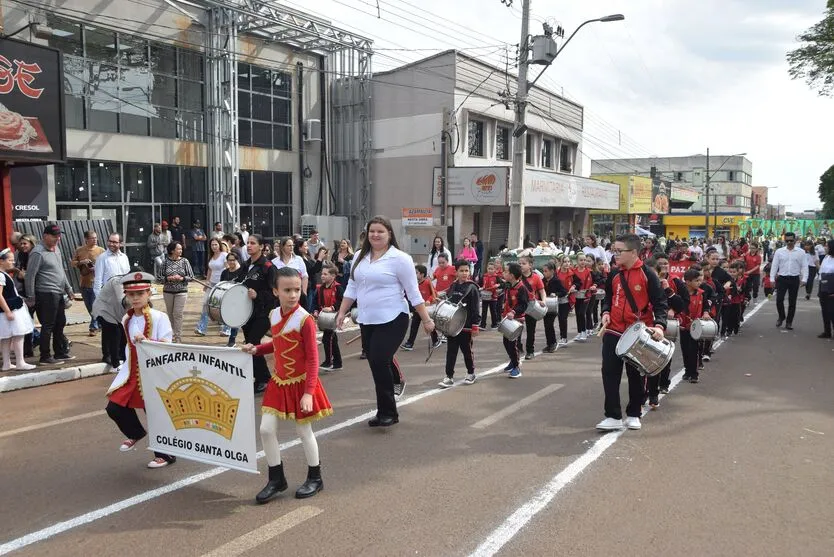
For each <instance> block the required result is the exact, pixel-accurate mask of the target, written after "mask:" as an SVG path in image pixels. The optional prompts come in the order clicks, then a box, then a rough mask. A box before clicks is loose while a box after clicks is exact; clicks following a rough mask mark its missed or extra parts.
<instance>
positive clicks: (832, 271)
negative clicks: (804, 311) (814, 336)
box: [818, 240, 834, 338]
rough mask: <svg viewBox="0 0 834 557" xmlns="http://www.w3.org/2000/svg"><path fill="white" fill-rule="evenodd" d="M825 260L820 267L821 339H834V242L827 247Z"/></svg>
mask: <svg viewBox="0 0 834 557" xmlns="http://www.w3.org/2000/svg"><path fill="white" fill-rule="evenodd" d="M825 253H826V255H825V258H824V259H823V260H822V263H820V266H819V274H820V287H819V291H818V295H819V298H820V309H821V310H822V326H823V331H822V334H821V335H819V338H832V332H834V240H828V244H826V246H825Z"/></svg>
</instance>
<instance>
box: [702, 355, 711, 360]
mask: <svg viewBox="0 0 834 557" xmlns="http://www.w3.org/2000/svg"><path fill="white" fill-rule="evenodd" d="M711 359H712V358H711V357H710V355H709V354H704V357H703V360H704V361H705V362H708V361H710V360H711Z"/></svg>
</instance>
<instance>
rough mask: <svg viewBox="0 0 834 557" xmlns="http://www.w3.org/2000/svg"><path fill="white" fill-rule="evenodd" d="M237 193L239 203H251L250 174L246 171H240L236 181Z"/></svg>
mask: <svg viewBox="0 0 834 557" xmlns="http://www.w3.org/2000/svg"><path fill="white" fill-rule="evenodd" d="M238 191H239V192H240V203H241V204H249V203H252V173H251V172H249V171H248V170H241V171H240V177H239V179H238Z"/></svg>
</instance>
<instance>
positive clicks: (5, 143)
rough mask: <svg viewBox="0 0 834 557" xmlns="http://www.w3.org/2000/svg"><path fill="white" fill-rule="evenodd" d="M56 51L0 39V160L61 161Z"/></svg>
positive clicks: (60, 86)
mask: <svg viewBox="0 0 834 557" xmlns="http://www.w3.org/2000/svg"><path fill="white" fill-rule="evenodd" d="M66 159H67V154H66V139H65V126H64V88H63V66H62V60H61V53H60V52H59V51H58V50H56V49H54V48H48V47H44V46H40V45H36V44H32V43H27V42H24V41H18V40H15V39H0V161H7V162H15V163H16V164H21V163H22V164H48V163H63V162H66Z"/></svg>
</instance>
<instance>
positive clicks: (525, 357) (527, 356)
mask: <svg viewBox="0 0 834 557" xmlns="http://www.w3.org/2000/svg"><path fill="white" fill-rule="evenodd" d="M535 357H536V355H535V354H534V353H533V352H527V354H525V355H524V359H525V360H532V359H533V358H535Z"/></svg>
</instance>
